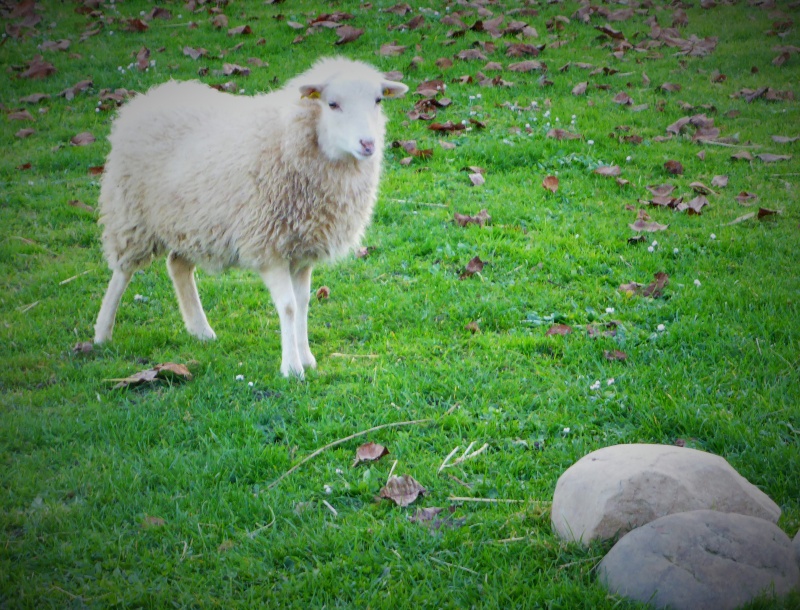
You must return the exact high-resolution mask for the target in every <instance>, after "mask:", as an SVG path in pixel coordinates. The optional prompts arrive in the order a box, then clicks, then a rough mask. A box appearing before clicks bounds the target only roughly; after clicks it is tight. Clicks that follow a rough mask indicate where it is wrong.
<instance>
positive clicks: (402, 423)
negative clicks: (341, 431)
mask: <svg viewBox="0 0 800 610" xmlns="http://www.w3.org/2000/svg"><path fill="white" fill-rule="evenodd" d="M432 421H433V419H432V418H427V419H415V420H412V421H400V422H393V423H390V424H381V425H380V426H375V427H374V428H370V429H369V430H362V431H361V432H356V433H355V434H351V435H350V436H346V437H345V438H340V439H339V440H338V441H333V442H332V443H328V444H327V445H325V446H324V447H320V448H319V449H317V450H316V451H314V452H312V453H309V454H308V455H307V456H306V457H304V458H303V459H302V460H300V461H299V462H297V464H295V465H294V466H292V467H291V468H290V469H289V470H287V471H286V472H284V473H283V474H282V475H281V476H279V477H278V478H277V479H275V480H274V481H273V482H272V483H270V484H269V485H268V486H267V489H272V488H273V487H275V486H276V485H277V484H278V483H280V482H281V481H283V479H285V478H286V477H288V476H289V475H290V474H292V473H293V472H294V471H295V470H297V469H298V468H300V466H302V465H303V464H305V463H306V462H308V461H309V460H311V459H313V458H315V457H317V456H318V455H319V454H320V453H322V452H323V451H327V450H328V449H330V448H331V447H336V446H337V445H341V444H342V443H346V442H347V441H350V440H353V439H354V438H358V437H359V436H364V435H365V434H369V433H370V432H375V431H377V430H383V429H384V428H397V427H399V426H412V425H414V424H427V423H430V422H432Z"/></svg>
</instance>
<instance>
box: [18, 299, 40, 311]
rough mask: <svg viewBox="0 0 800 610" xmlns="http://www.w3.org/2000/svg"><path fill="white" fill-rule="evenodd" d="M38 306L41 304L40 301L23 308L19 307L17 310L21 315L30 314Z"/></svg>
mask: <svg viewBox="0 0 800 610" xmlns="http://www.w3.org/2000/svg"><path fill="white" fill-rule="evenodd" d="M38 304H39V301H34V302H33V303H30V304H29V305H23V306H22V307H17V309H18V310H19V312H20V313H28V312H29V311H30V310H31V309H33V308H34V307H36V306H37V305H38Z"/></svg>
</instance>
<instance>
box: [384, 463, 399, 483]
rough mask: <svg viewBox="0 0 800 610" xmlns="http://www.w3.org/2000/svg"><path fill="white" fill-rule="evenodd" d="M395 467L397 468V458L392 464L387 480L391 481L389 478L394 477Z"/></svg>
mask: <svg viewBox="0 0 800 610" xmlns="http://www.w3.org/2000/svg"><path fill="white" fill-rule="evenodd" d="M395 468H397V460H395V461H394V464H392V468H391V470H389V476H387V477H386V481H387V482H388V481H389V479H391V478H392V475H393V474H394V469H395Z"/></svg>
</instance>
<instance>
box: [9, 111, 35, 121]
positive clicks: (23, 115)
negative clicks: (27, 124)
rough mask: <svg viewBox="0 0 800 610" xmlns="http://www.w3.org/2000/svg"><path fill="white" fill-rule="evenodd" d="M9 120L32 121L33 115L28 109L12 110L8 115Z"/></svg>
mask: <svg viewBox="0 0 800 610" xmlns="http://www.w3.org/2000/svg"><path fill="white" fill-rule="evenodd" d="M8 120H9V121H32V120H33V115H32V114H31V113H30V112H28V111H27V110H19V111H17V112H11V113H9V115H8Z"/></svg>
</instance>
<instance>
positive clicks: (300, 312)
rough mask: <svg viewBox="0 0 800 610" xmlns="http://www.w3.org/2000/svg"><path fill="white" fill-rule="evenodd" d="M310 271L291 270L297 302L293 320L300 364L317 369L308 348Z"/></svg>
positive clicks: (315, 360)
mask: <svg viewBox="0 0 800 610" xmlns="http://www.w3.org/2000/svg"><path fill="white" fill-rule="evenodd" d="M311 270H312V268H311V267H310V266H308V267H303V268H301V269H292V287H293V288H294V299H295V301H296V302H297V316H296V318H295V332H296V333H297V351H298V352H299V354H300V362H301V363H302V365H303V366H304V367H305V368H309V367H310V368H312V369H315V368H317V359H316V358H314V354H312V353H311V348H310V347H309V346H308V301H309V299H310V298H311Z"/></svg>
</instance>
